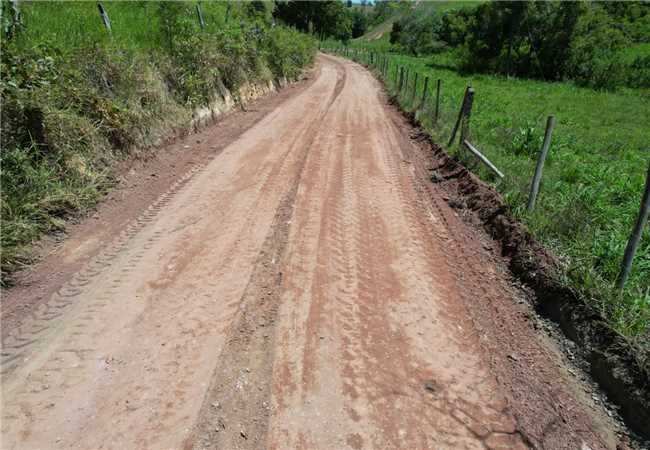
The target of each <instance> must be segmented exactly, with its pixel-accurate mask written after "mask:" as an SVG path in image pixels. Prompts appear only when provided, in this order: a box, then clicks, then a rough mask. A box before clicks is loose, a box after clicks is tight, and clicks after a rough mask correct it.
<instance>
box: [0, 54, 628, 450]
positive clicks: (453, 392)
mask: <svg viewBox="0 0 650 450" xmlns="http://www.w3.org/2000/svg"><path fill="white" fill-rule="evenodd" d="M265 102H266V103H265ZM260 105H261V106H259V107H258V109H255V105H253V108H252V110H250V111H249V112H240V113H238V114H235V115H233V116H232V117H229V118H226V119H224V120H223V123H221V124H217V125H215V126H213V127H211V128H209V129H207V130H205V131H203V132H202V133H201V134H200V135H198V136H199V137H200V139H199V140H200V141H201V145H202V146H203V147H201V148H203V149H205V148H208V147H209V148H212V149H217V150H216V151H213V152H212V153H211V154H209V152H208V153H206V152H205V151H204V152H203V153H201V151H203V150H200V149H197V150H196V152H197V153H196V154H197V155H199V156H197V160H196V161H193V163H194V164H193V165H191V169H190V170H188V171H187V172H185V173H184V175H182V176H180V175H179V176H178V177H176V179H175V181H174V183H173V184H172V185H171V186H168V189H167V190H166V191H164V192H161V193H160V195H159V196H158V198H157V199H155V200H153V201H147V202H148V203H147V204H146V205H145V207H142V205H141V206H140V207H141V209H140V214H139V215H138V216H137V217H135V218H134V219H133V220H132V221H131V222H130V223H129V224H128V225H124V217H126V216H125V214H126V212H124V211H126V210H127V209H128V208H129V205H131V207H132V206H133V205H134V204H137V199H138V198H145V199H146V198H149V197H146V195H145V194H144V193H143V194H142V195H140V193H139V192H138V191H137V190H135V191H131V193H130V194H129V195H127V196H125V197H126V198H124V199H123V200H122V202H123V204H124V205H125V206H123V211H121V208H122V207H120V202H119V201H118V202H117V203H116V204H115V205H113V206H110V207H109V206H107V207H106V208H109V209H108V210H109V211H110V212H109V213H102V212H101V208H100V212H99V214H100V216H99V217H100V219H101V220H96V221H95V222H92V220H90V221H89V224H87V225H85V228H84V227H83V226H82V227H81V228H80V230H81V231H79V232H78V233H77V234H75V233H72V235H71V236H70V238H69V239H68V240H67V241H66V242H65V244H64V245H63V246H60V247H58V248H56V249H55V250H54V251H53V253H52V254H51V255H50V256H49V257H48V258H47V261H49V262H47V261H46V262H44V263H43V264H41V265H40V269H39V266H37V268H36V269H35V271H36V272H35V275H33V276H32V280H33V283H32V284H33V285H32V286H31V287H29V288H14V289H12V290H11V291H9V293H8V294H7V295H5V298H4V299H3V310H4V311H3V325H4V326H3V333H2V334H3V349H2V449H5V450H8V449H172V448H183V449H190V448H197V449H201V448H222V449H236V448H273V449H285V448H300V449H311V448H319V449H344V448H352V449H361V448H376V449H390V448H406V449H424V448H431V449H465V448H466V449H475V448H476V449H482V448H490V449H496V448H502V449H506V448H507V449H511V448H514V449H517V448H528V447H533V448H547V449H555V448H558V449H559V448H570V449H586V448H591V449H600V448H616V445H617V437H616V425H615V424H614V423H612V421H611V420H610V419H609V418H608V417H607V415H605V414H603V412H602V411H601V410H600V409H598V407H596V406H594V404H593V402H592V400H591V394H587V393H585V392H584V387H583V386H582V385H580V384H578V381H576V380H574V379H573V378H574V377H573V376H572V375H571V374H569V372H568V369H567V365H566V362H565V361H564V356H563V355H562V353H561V352H560V351H559V350H558V349H557V348H556V345H555V344H554V343H553V342H552V340H551V339H549V338H548V337H546V336H545V335H543V334H542V333H541V332H538V331H536V329H535V326H534V325H535V320H533V319H531V318H530V317H531V313H530V311H529V309H528V306H527V304H526V302H524V301H523V300H522V299H523V294H522V293H521V291H519V290H518V289H517V288H515V287H513V285H512V284H511V282H510V280H509V278H508V275H507V273H505V272H504V270H503V269H502V268H501V267H502V266H501V265H500V262H499V258H498V256H495V255H493V252H492V251H491V250H490V245H491V244H490V243H489V242H488V241H486V240H485V238H484V237H482V236H481V235H480V233H478V232H477V231H476V230H474V229H471V228H470V227H469V226H467V225H465V224H464V223H463V222H462V221H461V220H460V219H459V218H458V217H457V216H456V213H455V212H453V210H451V209H450V208H449V207H448V206H447V203H446V202H445V201H444V198H443V197H444V193H443V192H439V191H437V190H436V187H435V185H433V184H431V183H430V182H429V180H428V175H427V160H426V152H425V149H423V148H420V147H419V146H418V144H417V143H416V142H415V141H413V140H412V139H410V136H409V133H411V132H412V129H411V128H410V127H409V125H408V124H407V123H406V122H405V121H404V119H403V118H402V117H401V116H400V115H399V114H398V113H397V112H396V111H395V110H394V108H393V107H391V106H390V105H389V104H388V102H387V98H386V96H385V94H384V93H383V91H382V88H381V85H380V84H379V83H378V82H377V81H376V80H375V79H374V78H373V77H372V75H371V74H370V73H369V72H368V71H367V70H365V69H364V68H362V67H361V66H359V65H356V64H354V63H352V62H349V61H345V60H342V59H338V58H334V57H330V56H325V55H321V56H319V58H318V62H317V65H316V68H315V69H314V70H313V71H312V74H311V76H310V79H309V80H307V81H303V82H302V84H301V85H300V86H299V87H293V88H289V89H288V90H287V91H286V92H285V94H282V93H281V94H278V95H276V97H275V100H268V99H266V100H263V101H262V102H261V103H260ZM247 120H248V121H249V122H251V123H249V124H248V125H246V126H243V125H242V126H241V127H240V128H241V129H238V128H237V126H236V125H235V124H236V123H246V121H247ZM224 130H225V131H224ZM196 137H197V136H194V137H190V138H188V139H187V140H186V142H194V141H193V139H196ZM199 147H200V146H199ZM192 151H193V150H192V149H189V150H187V151H186V152H185V153H188V152H189V153H191V152H192ZM201 155H203V156H201ZM178 158H179V160H181V159H182V158H186V156H178ZM201 158H202V159H201ZM186 159H187V158H186ZM183 161H185V160H183ZM197 161H198V162H197ZM172 167H173V164H172ZM159 184H160V183H159ZM143 191H144V190H143ZM129 197H133V199H130V198H129ZM134 202H135V203H134ZM142 202H144V201H142ZM142 202H141V203H142ZM102 214H103V215H102ZM79 255H86V256H85V257H82V256H79ZM84 258H85V259H84ZM80 261H81V262H80ZM39 270H40V271H41V272H47V271H49V272H48V273H49V275H47V274H45V275H42V276H40V278H39V275H38V271H39ZM53 274H55V275H53Z"/></svg>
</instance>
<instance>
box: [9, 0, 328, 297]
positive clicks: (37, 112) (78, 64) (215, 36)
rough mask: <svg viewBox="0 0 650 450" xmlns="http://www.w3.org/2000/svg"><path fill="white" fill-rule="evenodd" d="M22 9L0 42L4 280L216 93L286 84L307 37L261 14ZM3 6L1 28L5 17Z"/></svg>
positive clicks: (255, 8) (149, 6)
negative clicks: (123, 167) (40, 241)
mask: <svg viewBox="0 0 650 450" xmlns="http://www.w3.org/2000/svg"><path fill="white" fill-rule="evenodd" d="M103 4H104V7H105V8H106V10H107V12H108V15H109V17H110V20H111V22H112V32H111V33H109V32H108V31H107V30H106V29H105V27H104V25H103V24H102V21H101V19H100V16H99V13H98V10H97V5H96V4H95V3H92V2H64V3H60V2H30V3H27V2H21V3H20V5H21V9H22V16H23V26H22V27H20V28H18V30H17V32H16V33H15V34H14V36H13V37H12V38H11V39H9V40H6V39H5V40H3V45H2V59H1V61H2V64H1V79H0V92H1V95H2V160H1V164H2V179H1V182H2V194H1V204H2V205H1V206H2V233H1V236H2V240H1V245H2V259H1V268H2V282H3V284H4V283H6V282H7V281H8V276H9V274H10V273H11V272H13V271H15V270H16V269H17V268H19V267H21V266H22V265H24V264H25V263H26V262H28V260H29V252H28V246H29V244H30V243H31V242H33V241H34V240H35V239H37V238H38V237H39V236H40V235H41V234H42V233H44V232H51V231H55V230H60V229H62V227H63V226H64V219H65V218H66V217H68V216H70V215H74V214H83V213H84V212H85V211H87V210H88V209H89V208H91V207H92V206H93V205H94V204H95V203H96V202H97V201H98V199H99V198H100V197H101V196H102V194H103V193H104V192H105V190H106V189H107V187H108V186H110V184H111V183H112V182H113V180H114V178H115V177H114V175H115V174H113V173H112V172H111V169H112V168H113V167H114V166H115V164H114V163H115V162H116V161H117V160H119V159H120V158H124V157H125V156H128V155H134V154H136V155H137V154H141V153H142V152H143V151H145V150H146V149H147V148H150V147H151V146H152V145H153V144H156V143H157V142H160V141H161V139H162V138H165V137H167V136H170V135H172V134H173V133H175V132H176V131H175V130H177V129H179V128H180V129H186V128H187V126H188V124H189V120H190V118H191V114H192V110H193V109H194V108H195V107H197V106H199V105H204V104H207V103H208V102H210V101H211V100H213V99H215V98H217V97H218V96H219V95H220V94H221V93H222V92H223V88H224V87H225V88H226V89H228V90H230V91H231V92H232V93H233V95H235V96H236V95H237V90H238V88H240V87H241V86H243V85H245V84H246V83H248V82H266V81H268V80H272V79H277V78H281V77H287V78H292V77H295V76H297V75H298V74H299V72H300V71H301V69H302V68H303V67H305V66H306V65H308V64H310V63H311V61H312V59H313V55H314V50H315V43H314V41H313V39H312V38H310V37H308V36H306V35H304V34H301V33H298V32H296V31H294V30H292V29H289V28H286V27H283V26H272V25H271V16H270V11H269V10H268V9H269V7H268V5H264V6H263V7H260V4H259V3H258V4H252V3H250V4H249V3H247V2H242V3H236V2H233V3H228V2H203V3H201V8H202V13H203V16H204V19H205V28H204V29H201V27H200V26H199V22H198V16H197V11H196V9H195V7H196V2H110V1H109V2H104V3H103ZM6 6H8V4H6V3H5V2H3V7H4V8H3V19H4V20H7V19H8V17H9V14H10V11H9V9H8V8H7V7H6Z"/></svg>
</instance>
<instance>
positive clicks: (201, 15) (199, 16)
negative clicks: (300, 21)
mask: <svg viewBox="0 0 650 450" xmlns="http://www.w3.org/2000/svg"><path fill="white" fill-rule="evenodd" d="M196 15H197V16H198V18H199V25H201V29H202V30H203V29H204V28H205V20H203V12H201V5H200V4H199V3H197V4H196ZM318 50H320V41H318Z"/></svg>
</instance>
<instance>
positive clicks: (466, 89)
mask: <svg viewBox="0 0 650 450" xmlns="http://www.w3.org/2000/svg"><path fill="white" fill-rule="evenodd" d="M467 91H469V86H467V88H465V93H464V94H463V101H462V102H461V104H460V110H459V111H458V119H456V123H455V124H454V129H453V130H451V137H450V138H449V144H447V145H451V143H452V142H454V138H455V137H456V132H457V131H458V126H459V125H460V121H461V120H462V119H463V112H464V111H465V101H466V100H467Z"/></svg>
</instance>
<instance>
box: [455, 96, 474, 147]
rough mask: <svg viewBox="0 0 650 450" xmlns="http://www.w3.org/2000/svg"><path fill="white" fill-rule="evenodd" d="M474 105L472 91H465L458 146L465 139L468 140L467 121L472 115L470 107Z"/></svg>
mask: <svg viewBox="0 0 650 450" xmlns="http://www.w3.org/2000/svg"><path fill="white" fill-rule="evenodd" d="M473 104H474V89H473V88H471V87H470V88H469V89H467V99H466V101H465V108H464V111H463V119H462V121H461V127H460V140H459V141H458V143H459V144H462V143H463V141H464V140H465V139H467V140H469V119H470V117H471V115H472V105H473Z"/></svg>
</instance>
